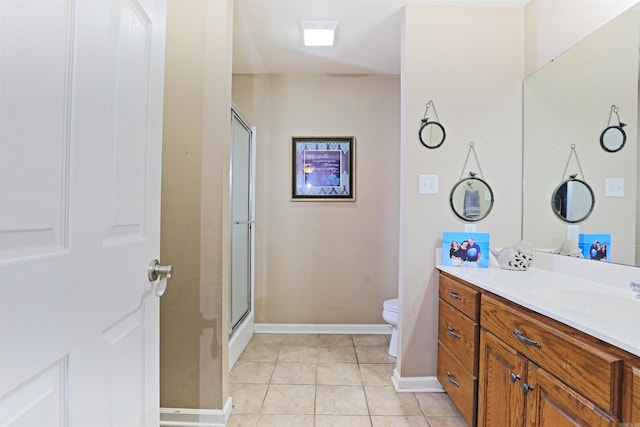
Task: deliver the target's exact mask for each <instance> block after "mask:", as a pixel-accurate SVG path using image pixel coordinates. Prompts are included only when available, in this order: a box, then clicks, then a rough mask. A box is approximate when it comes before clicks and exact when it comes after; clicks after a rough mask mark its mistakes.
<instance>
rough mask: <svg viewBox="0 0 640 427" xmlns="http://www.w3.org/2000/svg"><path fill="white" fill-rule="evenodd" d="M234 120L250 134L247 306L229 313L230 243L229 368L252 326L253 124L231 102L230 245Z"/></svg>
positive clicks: (232, 224) (235, 224)
mask: <svg viewBox="0 0 640 427" xmlns="http://www.w3.org/2000/svg"><path fill="white" fill-rule="evenodd" d="M235 120H237V121H238V122H239V123H240V124H241V125H242V127H244V128H245V129H246V130H247V131H248V132H249V134H250V142H249V144H250V146H249V150H248V154H249V161H248V170H247V172H248V177H247V178H248V184H249V190H248V197H249V200H248V211H249V215H248V218H247V221H246V222H247V224H246V226H247V227H248V231H249V233H248V248H247V250H248V252H249V253H248V254H247V255H248V265H247V268H248V270H249V274H248V283H247V288H248V289H247V306H248V307H247V310H246V311H245V312H244V313H243V314H242V316H240V317H239V318H238V319H237V320H235V321H234V317H233V316H234V313H233V294H234V291H233V286H234V283H233V280H234V274H233V253H234V250H233V246H232V250H231V258H232V259H231V261H230V262H231V266H230V267H231V268H230V272H231V274H230V276H231V277H230V287H231V289H230V292H229V369H231V368H232V367H233V365H234V363H235V361H236V360H237V358H238V356H239V355H240V353H241V352H242V350H243V349H244V347H245V346H246V345H247V343H248V341H249V340H250V339H251V336H252V335H253V328H254V315H253V313H254V311H253V310H254V298H253V294H254V271H255V269H254V258H255V257H254V254H255V168H256V161H255V159H256V128H255V127H254V126H251V125H249V123H248V122H247V121H246V120H245V119H244V118H243V117H242V115H241V114H240V113H239V112H238V109H237V108H236V107H235V106H232V108H231V129H232V134H231V140H230V143H231V147H230V149H231V172H230V180H229V200H230V210H231V224H230V228H231V245H233V244H234V239H233V237H234V231H233V228H234V227H237V226H242V225H245V224H238V223H237V222H238V221H237V219H236V217H235V216H234V212H233V179H234V167H233V165H234V157H233V156H234V143H235V141H234V139H233V138H234V135H233V128H234V121H235Z"/></svg>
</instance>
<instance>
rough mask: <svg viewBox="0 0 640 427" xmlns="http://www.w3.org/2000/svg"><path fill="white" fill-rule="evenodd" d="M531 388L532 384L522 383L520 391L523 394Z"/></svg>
mask: <svg viewBox="0 0 640 427" xmlns="http://www.w3.org/2000/svg"><path fill="white" fill-rule="evenodd" d="M531 390H533V386H532V385H529V384H527V383H522V392H523V393H524V394H527V393H529V392H530V391H531Z"/></svg>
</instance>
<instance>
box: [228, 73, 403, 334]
mask: <svg viewBox="0 0 640 427" xmlns="http://www.w3.org/2000/svg"><path fill="white" fill-rule="evenodd" d="M233 102H234V104H235V105H236V106H237V107H238V109H239V111H240V112H241V114H242V115H243V116H244V117H245V118H246V119H247V120H248V121H249V122H250V123H251V124H252V125H254V126H256V127H257V156H256V158H257V173H256V278H255V280H256V282H255V317H256V322H257V323H319V324H331V323H334V324H372V323H384V321H383V319H382V315H381V313H382V302H383V301H384V300H385V299H388V298H395V297H397V289H398V283H397V271H398V215H399V176H400V169H399V168H400V164H399V153H400V140H399V134H400V124H399V120H400V113H399V111H400V79H399V77H398V76H344V75H256V76H251V75H234V78H233ZM292 136H355V138H356V184H355V186H356V190H355V192H356V200H355V201H354V202H340V201H313V202H301V201H295V202H294V201H291V200H290V171H291V165H290V161H291V160H290V159H291V154H290V144H291V137H292Z"/></svg>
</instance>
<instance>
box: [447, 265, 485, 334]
mask: <svg viewBox="0 0 640 427" xmlns="http://www.w3.org/2000/svg"><path fill="white" fill-rule="evenodd" d="M439 289H440V299H442V300H443V301H446V302H448V303H449V304H451V305H452V306H453V307H455V308H456V310H460V311H461V312H463V313H464V314H465V315H467V316H468V317H469V318H470V319H472V320H474V321H476V322H477V321H478V319H479V318H480V317H479V312H480V292H478V291H476V290H475V289H473V288H471V287H470V286H467V285H465V284H464V283H461V282H459V281H457V280H454V279H452V278H450V277H449V276H447V275H444V274H440V287H439Z"/></svg>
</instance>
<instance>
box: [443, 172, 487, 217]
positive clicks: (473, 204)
mask: <svg viewBox="0 0 640 427" xmlns="http://www.w3.org/2000/svg"><path fill="white" fill-rule="evenodd" d="M449 201H450V202H451V209H453V212H454V213H455V214H456V216H457V217H458V218H460V219H463V220H465V221H470V222H473V221H480V220H481V219H482V218H484V217H486V216H487V215H489V212H491V208H492V207H493V191H492V190H491V187H489V184H487V183H486V182H485V181H484V180H482V179H480V178H475V177H472V178H465V179H463V180H460V181H458V183H457V184H456V185H454V186H453V189H452V190H451V195H450V196H449Z"/></svg>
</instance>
